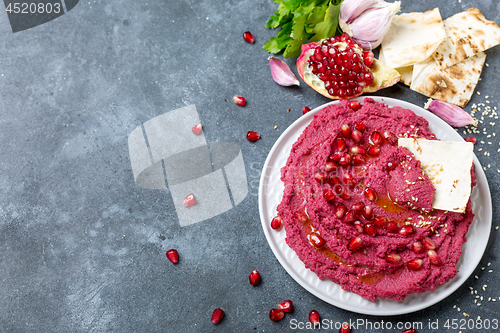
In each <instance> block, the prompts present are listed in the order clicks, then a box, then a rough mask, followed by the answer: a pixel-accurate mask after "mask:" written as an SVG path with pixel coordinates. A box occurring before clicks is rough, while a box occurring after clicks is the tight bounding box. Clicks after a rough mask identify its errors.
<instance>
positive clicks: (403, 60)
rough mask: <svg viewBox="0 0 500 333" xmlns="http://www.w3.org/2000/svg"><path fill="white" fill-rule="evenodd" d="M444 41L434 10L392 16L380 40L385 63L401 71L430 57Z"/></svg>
mask: <svg viewBox="0 0 500 333" xmlns="http://www.w3.org/2000/svg"><path fill="white" fill-rule="evenodd" d="M445 38H446V32H445V30H444V26H443V20H442V19H441V14H440V13H439V9H438V8H434V9H433V10H429V11H426V12H425V13H408V14H401V15H396V16H394V18H393V19H392V22H391V26H390V28H389V31H388V32H387V34H386V35H385V37H384V40H383V41H382V50H383V51H384V56H385V61H386V62H385V63H386V65H387V66H389V67H392V68H401V67H405V66H409V65H413V64H415V63H418V62H421V61H423V60H425V59H427V58H428V57H430V56H431V55H432V54H433V53H434V51H435V50H436V48H437V47H438V46H439V44H441V42H442V41H443V40H444V39H445Z"/></svg>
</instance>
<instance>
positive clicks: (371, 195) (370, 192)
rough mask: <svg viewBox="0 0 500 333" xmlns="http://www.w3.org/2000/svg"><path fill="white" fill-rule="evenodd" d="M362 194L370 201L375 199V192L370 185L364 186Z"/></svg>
mask: <svg viewBox="0 0 500 333" xmlns="http://www.w3.org/2000/svg"><path fill="white" fill-rule="evenodd" d="M363 194H364V195H365V198H367V199H368V200H370V201H372V202H373V201H376V200H377V193H376V192H375V190H374V189H372V188H371V187H367V188H365V190H364V191H363Z"/></svg>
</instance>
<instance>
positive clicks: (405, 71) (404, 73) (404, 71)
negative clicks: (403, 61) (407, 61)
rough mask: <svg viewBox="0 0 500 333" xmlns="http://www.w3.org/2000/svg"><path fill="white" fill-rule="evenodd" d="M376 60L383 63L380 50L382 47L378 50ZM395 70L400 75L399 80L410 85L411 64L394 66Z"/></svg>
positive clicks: (382, 52)
mask: <svg viewBox="0 0 500 333" xmlns="http://www.w3.org/2000/svg"><path fill="white" fill-rule="evenodd" d="M378 60H379V61H381V62H382V63H384V64H385V57H384V51H383V50H382V48H381V49H380V51H379V55H378ZM395 70H397V71H398V72H399V74H400V75H401V79H400V82H402V83H404V84H406V85H407V86H408V87H409V86H410V85H411V78H412V76H413V66H412V65H410V66H406V67H400V68H395Z"/></svg>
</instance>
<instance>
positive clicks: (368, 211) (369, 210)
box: [361, 205, 373, 220]
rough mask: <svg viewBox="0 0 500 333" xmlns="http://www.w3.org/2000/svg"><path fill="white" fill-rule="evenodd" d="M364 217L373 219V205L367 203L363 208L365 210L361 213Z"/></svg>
mask: <svg viewBox="0 0 500 333" xmlns="http://www.w3.org/2000/svg"><path fill="white" fill-rule="evenodd" d="M361 214H362V215H363V217H364V218H365V219H367V220H371V219H372V218H373V208H372V206H369V205H366V206H365V207H364V208H363V212H362V213H361Z"/></svg>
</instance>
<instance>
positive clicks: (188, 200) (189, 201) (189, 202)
mask: <svg viewBox="0 0 500 333" xmlns="http://www.w3.org/2000/svg"><path fill="white" fill-rule="evenodd" d="M195 203H196V197H195V196H194V194H193V193H190V194H188V195H187V196H186V197H185V198H184V200H182V204H183V205H184V206H185V207H189V206H192V205H194V204H195Z"/></svg>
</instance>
